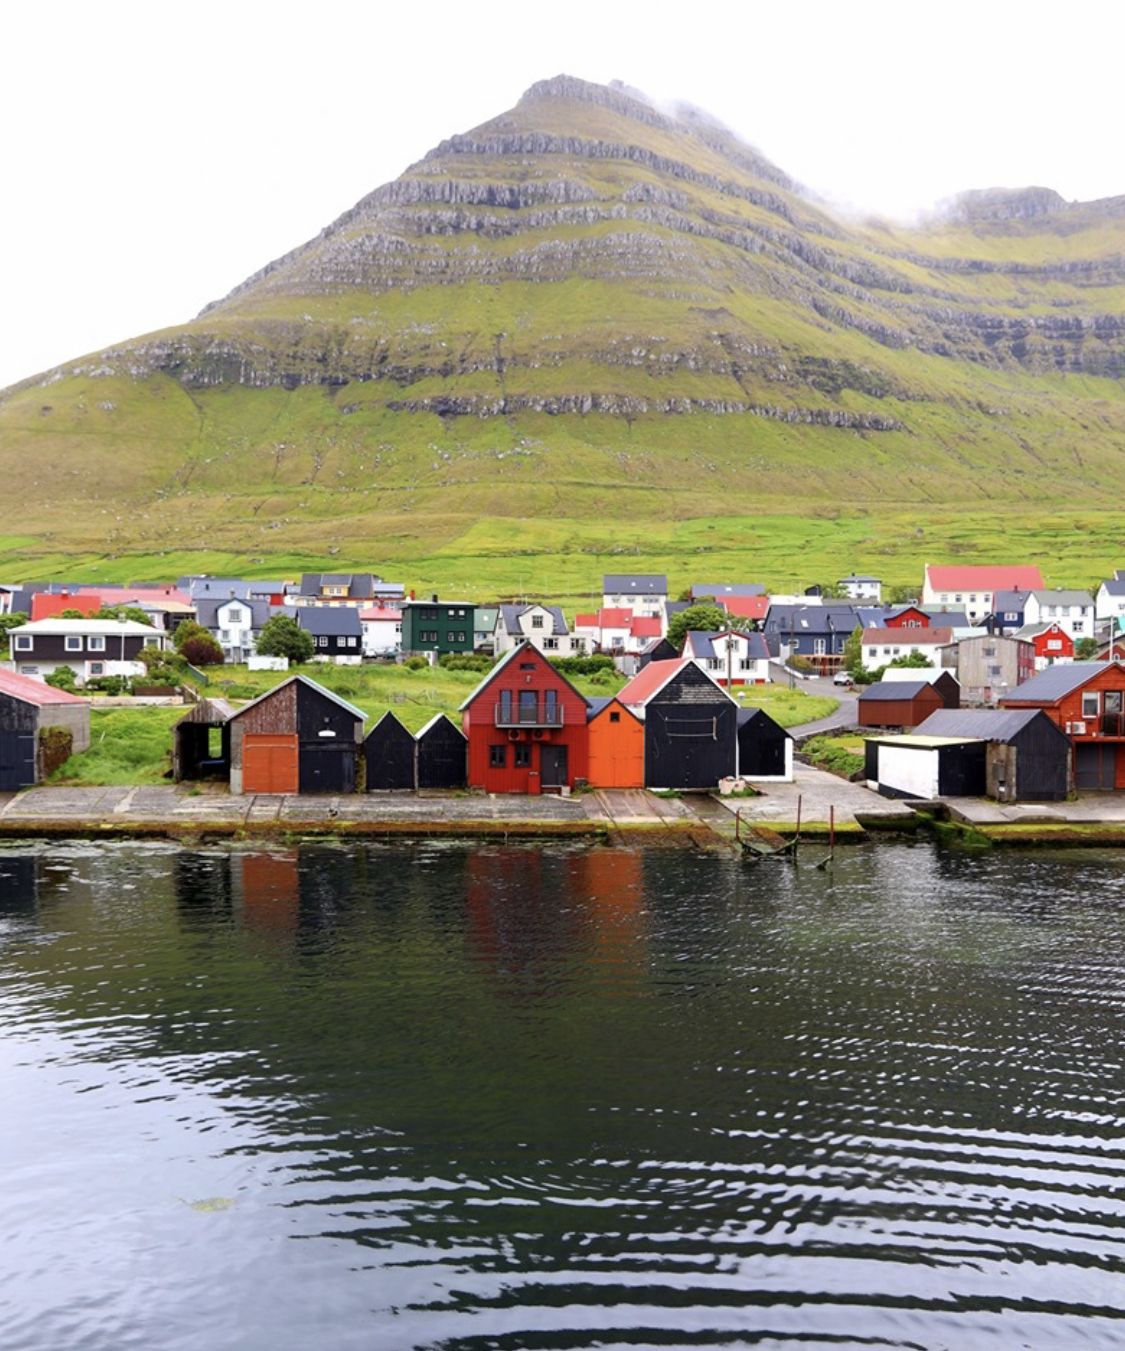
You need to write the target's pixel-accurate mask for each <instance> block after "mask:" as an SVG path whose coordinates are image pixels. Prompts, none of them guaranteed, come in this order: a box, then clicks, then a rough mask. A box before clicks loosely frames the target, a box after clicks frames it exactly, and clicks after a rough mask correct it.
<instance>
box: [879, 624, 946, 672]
mask: <svg viewBox="0 0 1125 1351" xmlns="http://www.w3.org/2000/svg"><path fill="white" fill-rule="evenodd" d="M952 641H953V631H952V629H948V628H935V627H934V626H933V625H932V624H931V625H930V626H929V627H928V628H902V629H879V628H874V629H864V630H863V636H862V638H861V639H860V660H861V662H862V663H863V665H864V667H865V668H866V669H867V670H868V671H875V670H878V668H879V667H880V666H888V665H889V664H890V663H891V662H892V661H894V660H896V658H899V657H912V656H915V655H916V654H919V653H920V654H921V655H922V656H924V657H925V658H926V659H927V660H928V661H929V662H930V664H931V665H932V666H940V665H941V649H942V647H944V646H945V645H946V644H947V643H951V642H952Z"/></svg>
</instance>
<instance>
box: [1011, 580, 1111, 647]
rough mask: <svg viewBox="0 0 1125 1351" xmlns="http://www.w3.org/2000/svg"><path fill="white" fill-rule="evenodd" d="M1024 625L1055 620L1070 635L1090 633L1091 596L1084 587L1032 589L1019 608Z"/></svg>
mask: <svg viewBox="0 0 1125 1351" xmlns="http://www.w3.org/2000/svg"><path fill="white" fill-rule="evenodd" d="M1023 622H1024V625H1025V626H1026V625H1028V624H1058V625H1059V627H1060V628H1063V629H1065V630H1066V631H1067V633H1069V634H1070V636H1071V637H1072V638H1092V637H1093V636H1094V598H1093V596H1091V595H1090V593H1089V592H1088V591H1064V590H1061V589H1060V590H1056V591H1043V590H1039V591H1032V592H1031V593H1030V594H1029V596H1028V598H1027V600H1026V602H1025V603H1024V610H1023Z"/></svg>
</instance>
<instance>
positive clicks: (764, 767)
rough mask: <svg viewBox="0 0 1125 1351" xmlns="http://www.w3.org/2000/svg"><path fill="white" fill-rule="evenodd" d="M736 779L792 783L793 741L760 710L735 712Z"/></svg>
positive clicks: (746, 709)
mask: <svg viewBox="0 0 1125 1351" xmlns="http://www.w3.org/2000/svg"><path fill="white" fill-rule="evenodd" d="M738 776H739V778H741V779H755V780H763V779H765V780H774V781H777V782H783V783H792V782H793V738H792V737H791V736H790V735H789V733H788V732H787V731H786V730H785V728H784V727H782V726H781V724H780V723H777V722H775V721H774V720H773V718H771V717H770V715H769V714H768V713H766V712H765V711H764V710H763V709H760V708H740V709H739V710H738Z"/></svg>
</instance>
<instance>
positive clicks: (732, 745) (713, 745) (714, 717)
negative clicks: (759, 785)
mask: <svg viewBox="0 0 1125 1351" xmlns="http://www.w3.org/2000/svg"><path fill="white" fill-rule="evenodd" d="M617 698H618V700H619V701H620V702H621V703H622V704H623V705H625V707H627V708H629V709H631V710H632V711H633V712H634V713H635V715H636V716H637V717H638V718H640V719H641V720H642V721H643V722H644V729H645V787H646V788H689V789H690V788H703V789H710V788H714V787H715V786H716V785H717V784H718V782H719V780H720V779H725V778H729V777H731V776H733V775H734V774H736V773H737V771H738V705H737V704H736V703H735V701H734V699H732V698H731V696H730V695H729V694H728V693H727V692H726V690H724V689H723V688H722V687H721V686H720V685H719V684H718V683H717V682H716V681H714V680H712V679H711V677H710V676H709V675H708V674H707V672H706V671H702V670H700V668H699V667H698V666H697V665H696V664H695V662H693V661H691V660H689V659H687V658H684V657H681V658H680V659H679V660H677V661H653V662H649V664H648V665H647V666H646V667H645V668H644V670H643V671H639V672H638V673H637V674H636V675H635V676H634V677H633V679H632V680H630V681H629V683H628V684H627V685H626V686H625V688H624V689H622V690H620V691H618V694H617Z"/></svg>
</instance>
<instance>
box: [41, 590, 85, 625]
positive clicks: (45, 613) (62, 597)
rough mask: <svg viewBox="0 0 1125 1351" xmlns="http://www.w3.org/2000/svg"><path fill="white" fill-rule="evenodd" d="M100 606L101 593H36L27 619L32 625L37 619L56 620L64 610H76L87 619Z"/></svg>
mask: <svg viewBox="0 0 1125 1351" xmlns="http://www.w3.org/2000/svg"><path fill="white" fill-rule="evenodd" d="M102 605H103V602H102V597H101V593H100V592H97V591H74V592H71V591H59V592H54V591H37V592H35V594H34V595H33V596H32V597H31V611H30V613H29V615H28V618H29V619H30V620H31V622H32V623H33V624H34V623H35V622H36V620H39V619H57V618H58V617H59V616H60V615H61V614H62V613H63V612H64V611H66V610H77V611H78V613H79V614H80V615H83V616H85V617H86V618H87V619H89V618H90V617H91V616H93V615H96V614H97V613H98V611H99V610H100V609H101V608H102Z"/></svg>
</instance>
